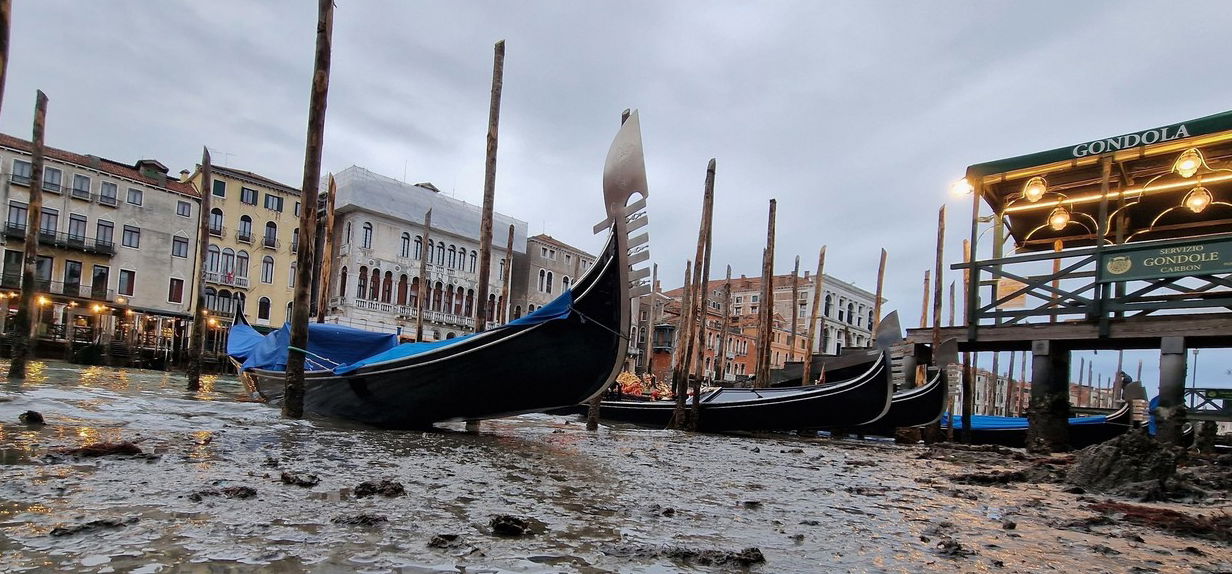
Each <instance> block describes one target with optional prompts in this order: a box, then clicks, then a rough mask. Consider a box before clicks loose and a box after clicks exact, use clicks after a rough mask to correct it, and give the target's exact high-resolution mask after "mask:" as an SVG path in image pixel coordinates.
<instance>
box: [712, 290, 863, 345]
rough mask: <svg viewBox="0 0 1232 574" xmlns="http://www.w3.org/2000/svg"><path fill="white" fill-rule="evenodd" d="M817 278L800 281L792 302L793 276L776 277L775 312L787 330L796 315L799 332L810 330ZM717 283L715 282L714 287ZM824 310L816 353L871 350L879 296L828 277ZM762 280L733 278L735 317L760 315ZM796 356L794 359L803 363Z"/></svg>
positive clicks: (818, 330)
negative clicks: (862, 348) (875, 304)
mask: <svg viewBox="0 0 1232 574" xmlns="http://www.w3.org/2000/svg"><path fill="white" fill-rule="evenodd" d="M816 279H817V278H816V276H810V274H809V272H808V271H805V272H804V276H803V277H801V278H800V279H799V283H798V288H797V292H798V294H799V295H798V297H797V299H796V301H795V302H794V304H793V302H792V297H791V292H792V289H791V275H790V274H785V275H775V276H774V312H775V313H777V314H778V315H780V316H781V317H783V318H784V319H785V321H784V323H783V324H784V328H786V329H788V330H790V328H791V317H792V314H793V313H794V314H795V316H796V332H797V333H800V334H805V333H807V331H808V324H809V318H810V316H811V313H812V309H813V291H814V288H815V286H816V283H817V281H816ZM716 283H717V282H715V281H711V282H710V285H711V288H714V286H715V284H716ZM822 289H823V296H822V299H821V305H822V311H821V313H820V314H819V315H818V325H817V333H816V334H815V335H814V341H815V342H814V345H815V346H816V347H815V348H814V352H816V353H822V354H838V352H839V351H840V350H841V349H844V348H847V347H867V346H869V345H871V344H872V334H873V330H872V325H873V303H874V299H875V297H876V296H875V294H873V293H870V292H868V291H865V290H864V289H861V288H859V287H856V286H855V285H852V284H851V283H848V282H846V281H841V280H838V279H835V278H834V277H831V276H829V275H826V276H825V279H824V281H822ZM760 298H761V278H760V277H745V276H744V275H741V276H740V279H732V301H731V308H732V315H733V316H737V317H741V316H746V315H752V316H754V317H755V316H757V310H758V309H759V308H760V307H761V301H759V299H760ZM800 358H802V357H796V358H794V359H790V360H800Z"/></svg>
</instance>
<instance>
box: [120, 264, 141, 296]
mask: <svg viewBox="0 0 1232 574" xmlns="http://www.w3.org/2000/svg"><path fill="white" fill-rule="evenodd" d="M136 284H137V272H136V271H129V270H128V269H121V270H120V294H121V295H128V296H129V297H131V296H132V295H133V286H135V285H136Z"/></svg>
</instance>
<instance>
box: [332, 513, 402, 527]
mask: <svg viewBox="0 0 1232 574" xmlns="http://www.w3.org/2000/svg"><path fill="white" fill-rule="evenodd" d="M330 522H333V523H334V524H346V525H350V526H376V525H377V524H381V523H383V522H389V519H388V518H385V517H384V516H379V515H376V514H355V515H352V516H335V517H334V518H333V519H332V520H330Z"/></svg>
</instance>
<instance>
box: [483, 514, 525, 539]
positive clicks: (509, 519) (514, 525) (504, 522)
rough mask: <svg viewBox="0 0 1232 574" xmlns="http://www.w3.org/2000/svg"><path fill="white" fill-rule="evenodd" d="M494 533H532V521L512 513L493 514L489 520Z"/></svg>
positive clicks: (499, 534) (509, 534)
mask: <svg viewBox="0 0 1232 574" xmlns="http://www.w3.org/2000/svg"><path fill="white" fill-rule="evenodd" d="M488 525H489V526H491V527H492V533H493V534H495V535H497V536H524V535H526V534H530V522H528V521H527V520H526V519H525V518H519V517H517V516H513V515H510V514H501V515H497V516H493V517H492V520H490V521H489V522H488Z"/></svg>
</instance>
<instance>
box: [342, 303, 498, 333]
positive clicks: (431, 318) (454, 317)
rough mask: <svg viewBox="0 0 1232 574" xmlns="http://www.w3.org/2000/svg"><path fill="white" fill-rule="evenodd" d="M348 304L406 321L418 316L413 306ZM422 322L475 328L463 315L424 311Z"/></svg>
mask: <svg viewBox="0 0 1232 574" xmlns="http://www.w3.org/2000/svg"><path fill="white" fill-rule="evenodd" d="M350 302H351V306H352V307H355V308H356V309H364V310H366V311H376V312H378V313H385V314H389V315H396V316H398V317H401V318H404V319H407V320H413V319H416V318H417V317H418V316H419V312H418V311H417V310H416V309H415V307H414V306H411V305H398V304H396V303H382V302H380V301H369V300H367V299H351V300H350ZM330 303H331V304H340V305H345V304H346V301H345V300H341V299H338V298H334V299H331V300H330ZM424 321H428V322H431V323H438V324H441V325H454V326H457V327H465V328H468V329H473V328H474V327H475V318H474V317H467V316H465V315H458V314H455V313H448V312H445V311H430V310H424ZM488 326H490V327H495V326H496V323H495V322H493V321H488Z"/></svg>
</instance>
